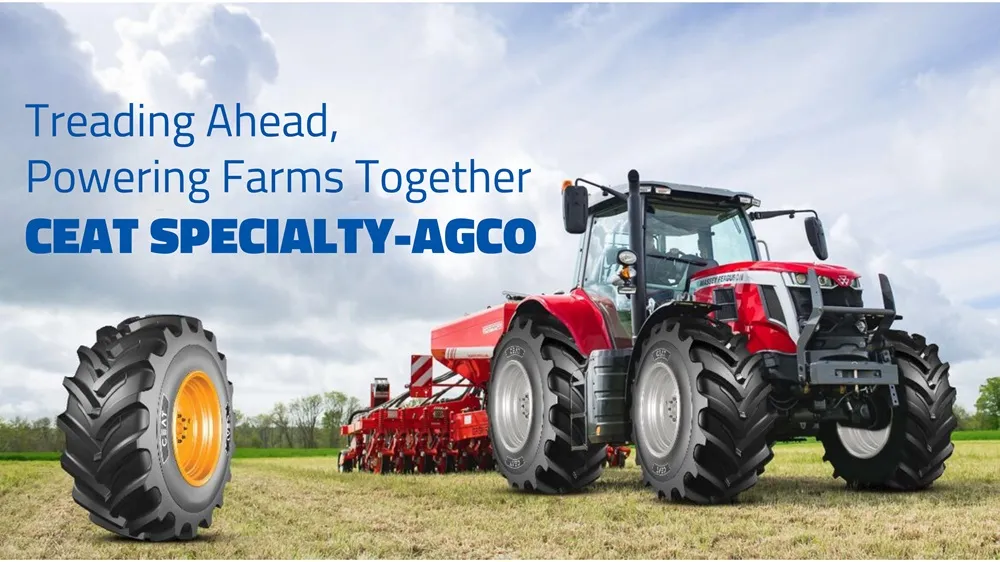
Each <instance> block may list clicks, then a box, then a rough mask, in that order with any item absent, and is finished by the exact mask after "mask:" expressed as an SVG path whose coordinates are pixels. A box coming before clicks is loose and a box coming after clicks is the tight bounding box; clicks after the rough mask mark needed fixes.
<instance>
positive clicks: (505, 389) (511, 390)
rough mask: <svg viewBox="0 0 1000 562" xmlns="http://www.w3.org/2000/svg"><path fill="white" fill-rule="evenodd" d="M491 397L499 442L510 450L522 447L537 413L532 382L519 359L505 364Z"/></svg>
mask: <svg viewBox="0 0 1000 562" xmlns="http://www.w3.org/2000/svg"><path fill="white" fill-rule="evenodd" d="M490 399H491V400H494V404H496V408H495V409H494V421H495V424H496V434H497V437H499V438H500V443H501V444H502V445H503V447H504V448H505V449H507V450H508V451H518V450H520V449H521V447H523V446H524V443H525V442H526V441H527V440H528V432H529V431H530V430H531V421H532V419H533V418H534V416H535V409H534V397H533V396H532V395H531V381H530V380H528V372H527V371H526V370H525V369H524V365H521V363H519V362H517V361H510V362H509V363H507V364H506V365H504V367H503V370H502V371H500V377H499V379H498V380H497V385H496V388H495V389H494V396H491V397H490Z"/></svg>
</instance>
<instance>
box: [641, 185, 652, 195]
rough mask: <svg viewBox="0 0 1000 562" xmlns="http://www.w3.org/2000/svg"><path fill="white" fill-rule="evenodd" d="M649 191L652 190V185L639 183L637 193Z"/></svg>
mask: <svg viewBox="0 0 1000 562" xmlns="http://www.w3.org/2000/svg"><path fill="white" fill-rule="evenodd" d="M651 191H653V187H652V186H649V185H640V186H639V193H649V192H651Z"/></svg>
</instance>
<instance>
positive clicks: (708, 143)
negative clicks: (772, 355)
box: [0, 4, 1000, 416]
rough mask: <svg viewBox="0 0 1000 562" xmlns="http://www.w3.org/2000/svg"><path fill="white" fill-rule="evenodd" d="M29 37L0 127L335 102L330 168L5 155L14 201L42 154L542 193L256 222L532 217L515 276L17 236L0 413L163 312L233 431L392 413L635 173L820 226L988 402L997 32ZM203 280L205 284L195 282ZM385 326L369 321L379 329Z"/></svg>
mask: <svg viewBox="0 0 1000 562" xmlns="http://www.w3.org/2000/svg"><path fill="white" fill-rule="evenodd" d="M26 21H31V22H33V25H34V26H35V28H34V29H36V31H33V32H31V33H28V34H15V35H13V36H7V37H12V40H8V41H7V42H4V43H0V70H2V71H3V72H4V73H5V74H4V75H8V73H9V75H14V76H32V77H33V79H32V80H23V81H18V82H17V83H15V84H14V85H13V86H12V87H9V88H5V89H4V90H3V91H0V102H2V105H0V112H2V113H0V119H2V121H0V122H11V120H14V121H17V120H23V115H21V114H20V113H19V112H18V110H17V108H18V107H20V106H19V105H18V103H19V102H20V100H23V99H26V98H29V99H42V98H44V99H48V100H50V101H51V102H52V103H53V104H59V103H63V104H72V103H76V102H77V101H78V100H79V99H81V98H87V99H90V100H96V101H95V103H100V104H104V105H110V106H114V105H116V104H120V103H125V102H126V101H129V100H132V101H136V100H138V101H143V102H144V103H146V104H147V105H149V106H154V105H155V106H157V107H161V108H164V109H191V108H204V107H207V106H208V104H211V103H212V102H214V101H233V98H238V99H239V101H242V102H243V103H244V104H249V105H252V106H254V107H258V108H268V109H272V110H277V111H285V110H290V109H297V110H302V111H311V110H313V108H314V106H315V105H316V104H317V103H318V102H320V101H326V102H328V103H329V104H330V106H331V108H332V112H333V117H332V118H333V120H334V121H335V122H336V123H337V124H338V127H339V128H340V130H341V134H342V139H343V143H341V142H340V141H338V144H337V145H335V146H332V147H331V146H329V145H323V144H315V145H313V144H309V143H306V144H302V143H294V142H292V143H283V142H273V143H271V142H268V143H262V142H243V141H234V142H228V143H216V142H207V143H202V144H201V145H199V149H198V150H197V151H187V152H176V151H169V150H166V151H165V149H164V148H163V147H161V146H154V145H151V144H142V143H134V144H130V145H129V146H128V147H125V148H124V149H121V150H116V151H115V152H114V153H110V152H108V151H107V150H106V148H104V147H102V146H98V145H96V144H75V145H72V146H64V145H60V144H59V143H48V144H33V145H30V147H26V143H25V142H24V139H23V138H22V136H21V135H20V134H19V133H17V132H16V131H14V130H13V129H6V130H5V129H0V144H2V146H0V173H2V174H3V177H2V178H0V179H2V180H3V181H4V182H5V183H8V184H9V185H15V186H16V185H18V183H19V182H22V181H23V179H22V177H21V176H22V172H21V168H22V167H23V160H24V159H25V158H28V157H30V156H29V154H33V153H34V152H32V151H34V150H44V151H46V153H47V154H49V155H53V156H58V157H59V158H64V159H67V160H69V161H72V160H78V161H81V162H86V161H89V162H108V161H110V160H114V161H116V162H117V161H120V162H148V161H150V160H152V159H153V158H155V157H159V158H163V159H169V160H170V161H171V162H172V163H173V164H177V165H182V164H187V165H199V164H203V163H205V162H213V161H217V160H218V159H219V158H221V157H223V156H224V155H231V154H239V155H240V156H241V157H244V158H246V159H247V160H253V161H255V162H257V163H260V164H262V165H270V166H287V165H292V164H294V165H320V164H330V163H331V162H333V163H336V162H343V161H345V160H349V159H352V158H353V157H356V156H363V155H368V156H370V155H373V154H374V155H377V156H378V157H380V158H382V159H383V160H384V161H387V162H390V161H391V162H393V163H394V164H396V165H397V166H405V165H421V166H428V165H436V164H438V163H445V164H448V163H450V162H454V161H455V160H461V159H467V158H469V157H473V156H474V157H475V158H477V160H482V161H484V162H487V161H488V162H493V163H498V164H503V165H505V166H508V167H531V168H532V169H533V172H532V176H533V177H532V183H531V184H530V186H529V190H528V192H527V193H525V194H524V196H523V197H521V198H519V199H509V200H504V201H497V200H495V199H489V198H483V197H471V198H465V199H460V200H459V199H456V198H440V199H437V200H434V201H431V202H428V203H427V204H425V205H422V206H420V207H419V208H415V207H413V206H408V205H406V204H400V203H399V201H398V200H393V199H391V198H390V199H383V200H377V199H372V198H367V199H366V198H358V199H356V200H354V201H353V203H351V205H353V206H350V207H347V204H346V203H345V202H344V200H337V201H334V200H331V201H326V200H314V199H303V198H299V199H294V198H275V199H272V200H269V201H268V202H267V204H266V205H267V209H268V212H270V213H274V214H276V215H277V216H292V215H305V216H312V215H316V214H332V213H338V212H341V211H342V209H344V208H350V209H351V210H352V212H357V213H362V212H376V211H377V212H379V213H398V215H399V216H400V217H401V220H402V221H404V222H405V221H406V220H413V219H415V217H416V216H417V215H421V216H439V217H450V216H457V215H465V216H486V215H494V214H495V215H499V216H505V217H510V216H519V215H527V216H529V217H530V218H532V219H533V220H535V221H536V223H537V224H538V226H539V246H538V248H537V250H536V251H535V252H534V253H532V254H531V255H529V256H520V257H519V256H504V257H503V258H500V259H491V258H483V257H482V256H471V257H462V256H438V257H434V258H426V259H424V258H421V259H409V258H407V257H401V258H400V259H397V260H393V261H392V262H391V263H388V262H386V261H385V260H383V261H371V260H364V259H359V260H356V261H352V263H351V267H349V268H345V267H343V263H342V262H337V261H330V260H320V259H311V258H301V259H294V260H286V259H284V258H282V257H277V256H276V257H274V258H273V259H272V258H259V257H251V258H247V257H246V256H242V257H234V258H232V259H228V258H226V259H211V261H210V262H209V261H208V260H209V259H208V258H201V257H198V256H194V257H189V258H186V259H185V258H176V259H174V258H163V259H153V258H150V257H149V256H142V255H135V256H132V257H131V258H129V259H125V260H122V259H117V258H109V259H106V260H96V259H95V260H89V261H87V262H81V261H72V260H67V261H65V262H56V261H45V262H44V263H43V262H39V261H26V260H28V259H29V258H27V257H26V256H25V255H24V251H23V244H22V243H21V241H20V240H19V239H16V238H14V237H11V236H9V237H7V238H4V239H0V259H2V260H4V261H3V263H7V264H11V265H12V266H11V267H7V268H5V269H4V270H3V271H2V272H0V315H3V316H4V317H5V318H8V319H10V322H9V323H8V327H6V328H0V416H11V415H40V414H42V413H47V414H49V415H51V414H53V413H57V412H58V411H59V410H60V408H61V404H60V402H61V401H62V400H63V399H64V397H63V395H62V389H61V388H60V387H59V385H58V381H59V380H61V377H62V376H64V375H65V374H66V373H67V372H69V371H71V370H72V369H73V368H74V366H75V356H74V350H75V347H76V345H78V343H77V342H79V343H85V342H89V341H90V340H92V338H93V331H94V329H96V328H97V327H100V326H101V325H103V324H104V323H108V322H114V321H116V320H117V319H118V318H124V317H126V316H131V315H133V314H141V313H145V312H147V311H148V310H149V309H150V308H154V309H156V310H164V309H170V310H177V309H178V308H180V309H181V310H180V311H183V312H189V313H192V314H196V315H198V316H201V317H203V318H204V319H205V321H206V323H207V324H208V325H209V326H210V329H213V330H215V331H216V332H217V333H219V334H220V337H222V342H223V346H224V347H225V346H226V345H227V344H226V342H227V341H228V342H229V343H228V345H229V346H230V348H231V349H230V353H229V355H230V359H231V363H230V368H231V369H233V372H234V373H237V374H238V376H237V378H234V381H236V384H237V387H238V388H239V390H238V392H239V396H240V404H241V408H243V409H245V410H247V411H249V412H251V413H256V412H259V411H262V410H263V409H265V408H267V407H269V406H270V404H271V403H272V402H273V401H274V400H286V399H289V398H294V397H296V396H299V395H301V394H305V393H307V392H315V391H317V390H320V389H332V388H341V389H344V390H347V391H349V392H353V393H355V394H358V395H364V393H365V392H366V388H367V385H368V383H369V380H370V378H371V377H373V376H388V377H390V378H391V379H392V380H393V383H394V384H396V385H397V386H398V385H399V384H402V383H403V382H404V380H405V378H406V365H407V364H408V363H407V360H408V355H409V354H410V353H418V352H422V351H425V350H426V346H427V339H428V333H429V331H430V329H431V328H433V327H434V326H436V325H438V324H440V323H442V322H446V321H448V320H449V319H451V318H454V317H456V316H460V315H461V314H463V313H465V312H471V311H473V310H475V309H477V308H481V307H484V306H486V305H489V304H494V303H495V302H496V301H497V299H498V298H499V295H500V291H501V290H512V291H519V292H539V291H553V290H559V289H565V288H566V285H567V283H569V278H570V274H571V271H572V262H573V255H574V253H575V243H576V241H575V239H574V238H573V237H571V236H568V235H566V234H565V233H563V232H562V231H561V228H560V224H559V220H560V219H559V212H560V211H559V209H560V207H559V199H558V188H557V186H558V185H559V184H560V182H561V181H562V180H563V179H564V178H566V177H579V176H586V177H591V178H593V179H595V180H598V181H616V182H617V181H621V179H622V178H623V176H624V173H625V172H626V171H627V170H628V169H629V168H633V167H634V168H638V169H639V170H640V171H641V172H642V173H643V175H644V177H657V178H659V179H666V180H672V181H678V182H683V183H693V184H699V185H717V186H719V187H726V188H730V189H737V190H745V191H750V192H753V193H755V194H756V195H757V196H758V197H760V198H761V199H763V200H764V206H765V207H770V208H776V207H786V206H796V207H799V206H804V207H811V208H816V209H818V210H819V211H820V213H821V215H822V216H823V219H824V222H825V224H826V225H827V228H828V230H829V236H830V242H831V260H830V261H832V262H835V263H841V264H844V265H848V266H851V267H854V268H856V269H858V270H859V271H861V272H862V274H863V275H864V276H865V279H866V280H867V281H868V282H871V281H873V280H874V279H876V274H877V273H879V272H886V273H888V274H889V275H890V277H891V278H892V279H893V281H894V285H895V286H896V287H897V295H898V300H899V302H900V304H901V306H902V307H903V314H904V317H905V318H906V326H905V327H906V328H907V329H911V330H914V331H919V332H923V333H926V334H927V335H928V336H929V337H930V338H931V339H932V340H934V341H938V342H939V344H940V345H941V349H942V353H943V355H944V356H945V359H947V360H949V361H951V363H952V365H953V368H952V372H953V377H954V380H955V381H956V382H957V384H958V385H959V401H960V402H961V403H963V404H966V405H971V404H972V403H973V402H974V401H975V395H976V389H977V388H978V385H979V384H981V382H982V381H983V380H984V379H985V378H986V377H987V376H995V375H996V372H995V368H994V365H995V364H996V361H997V359H998V357H997V355H998V350H997V349H996V346H995V343H994V342H996V341H998V340H1000V325H998V317H1000V313H998V310H1000V297H998V293H997V289H996V287H995V284H994V283H992V282H990V281H985V282H984V281H983V280H992V279H996V278H998V276H1000V261H997V260H995V259H994V256H996V255H997V254H998V251H1000V236H997V235H996V234H995V233H996V232H997V230H996V229H997V222H998V220H1000V219H998V217H1000V214H998V212H997V209H998V208H1000V191H998V190H997V188H996V185H995V184H996V181H997V180H996V179H997V178H998V177H1000V161H998V160H997V159H996V156H995V155H996V154H997V153H998V151H1000V135H997V131H998V130H1000V44H998V43H997V42H996V37H997V36H998V31H1000V23H998V22H1000V6H996V5H984V4H975V5H971V4H970V5H945V4H922V5H916V4H909V5H908V4H894V5H877V4H848V5H833V4H810V5H793V4H771V5H749V4H744V5H676V4H674V5H649V4H642V5H606V4H604V5H600V4H596V5H567V4H558V5H538V4H534V5H516V4H515V5H499V4H482V5H452V6H448V5H444V6H442V5H385V4H376V5H359V4H349V5H317V4H297V5H295V4H281V5H277V4H249V5H245V6H242V7H228V8H222V7H215V8H212V7H210V6H204V5H200V6H180V5H174V6H169V7H164V6H154V5H147V4H143V5H127V4H99V5H79V4H58V5H52V6H50V7H48V8H40V7H38V6H30V5H21V6H12V5H3V6H0V29H4V28H6V27H9V26H15V27H16V28H18V29H27V28H26V27H24V26H25V25H26V24H25V22H26ZM66 33H69V34H71V35H66ZM5 65H6V66H5ZM57 77H58V78H57ZM47 84H48V85H47ZM54 84H58V85H54ZM110 109H113V108H110ZM29 148H30V150H29ZM0 197H2V198H3V203H4V206H3V207H2V208H4V209H6V211H5V212H6V213H7V214H5V215H3V216H0V219H2V220H3V221H4V223H5V224H22V223H23V221H24V219H25V218H26V217H29V216H32V215H34V214H38V213H39V212H46V213H56V212H63V213H72V214H80V213H82V212H93V213H100V214H102V215H107V214H114V215H124V214H134V215H138V216H140V217H153V216H159V215H161V214H178V215H192V214H194V215H197V214H198V213H215V214H226V215H237V216H249V215H251V214H254V213H259V212H260V208H261V203H260V202H259V201H258V200H256V199H253V198H240V197H237V196H232V197H227V198H225V199H222V198H220V199H219V201H217V202H215V203H212V204H210V205H208V206H206V207H205V208H204V209H193V208H192V207H191V206H190V205H187V204H185V203H184V202H183V201H180V200H170V199H159V200H155V201H154V200H135V199H128V200H126V199H125V198H118V199H114V200H110V199H109V200H108V201H103V202H102V201H95V200H88V199H71V198H70V199H66V198H64V199H62V200H59V201H55V200H47V199H44V198H42V197H37V198H31V199H29V198H26V197H25V196H24V195H23V193H21V192H18V191H16V190H14V191H8V192H0ZM758 230H759V233H760V234H761V235H762V236H764V237H765V238H766V239H767V241H768V243H769V245H770V248H771V253H772V255H773V256H774V257H775V258H780V259H790V260H794V259H804V260H809V259H811V254H810V252H809V249H808V245H807V244H806V241H805V237H804V236H803V232H802V227H801V224H800V223H799V222H792V221H783V220H782V221H768V222H767V223H762V224H761V226H760V227H759V228H758ZM70 268H72V269H70ZM206 268H208V269H212V270H213V271H215V272H216V274H215V275H210V276H207V277H206V276H201V277H200V279H201V281H199V283H184V282H183V281H184V280H186V279H189V278H190V276H194V275H197V274H198V272H200V271H204V270H206ZM213 268H214V269H213ZM223 270H224V271H225V275H222V274H220V273H218V272H220V271H223ZM66 271H73V272H74V273H73V275H66V274H65V272H66ZM109 271H114V272H116V274H115V275H114V276H113V278H112V277H109V274H108V272H109ZM401 279H405V280H406V284H405V287H401V286H400V280H401ZM175 280H179V281H180V282H175ZM95 287H100V288H99V289H95ZM234 287H237V288H238V289H234ZM869 294H872V291H869ZM875 294H877V293H875ZM373 302H374V303H376V304H377V305H378V310H377V311H374V312H372V311H369V312H367V313H366V312H365V308H364V307H365V305H367V304H368V303H373ZM247 303H254V304H253V306H248V305H247ZM25 325H27V326H31V329H30V330H28V331H25V330H22V329H20V328H14V327H13V326H25ZM344 325H349V326H351V327H352V330H350V331H349V333H345V332H344V330H342V328H341V327H342V326H344ZM386 340H388V341H391V342H393V345H391V346H386V345H382V344H381V343H380V342H383V341H386ZM66 342H74V343H72V344H71V345H67V344H66ZM39 357H44V358H45V359H44V360H40V359H38V358H39Z"/></svg>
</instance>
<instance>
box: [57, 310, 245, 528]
mask: <svg viewBox="0 0 1000 562" xmlns="http://www.w3.org/2000/svg"><path fill="white" fill-rule="evenodd" d="M77 355H78V356H79V359H80V364H79V367H78V368H77V371H76V374H74V375H73V376H72V377H67V378H66V379H64V381H63V386H64V387H65V388H66V389H67V391H68V392H69V398H68V400H67V404H66V411H65V412H64V413H63V414H61V415H60V416H59V418H58V420H57V426H58V427H59V429H60V430H62V432H63V433H64V434H65V436H66V447H65V450H64V451H63V454H62V467H63V469H64V470H65V471H66V472H68V473H69V474H70V476H72V477H73V482H74V484H73V499H74V500H75V501H76V502H77V503H78V504H79V505H81V506H82V507H84V508H85V509H86V510H87V511H88V512H89V513H90V520H91V521H93V522H94V523H96V524H97V525H99V526H101V527H103V528H104V529H107V530H109V531H112V532H114V533H117V534H119V535H122V536H125V537H130V538H135V539H141V540H149V541H164V540H173V539H192V538H194V537H195V536H196V535H197V534H198V529H199V528H208V527H209V526H211V524H212V513H213V511H214V510H215V508H217V507H222V496H223V489H224V488H225V485H226V483H227V482H229V481H230V479H231V472H230V460H231V459H232V454H233V449H234V444H233V442H232V393H233V390H232V384H231V383H230V382H229V379H228V378H227V376H226V359H225V356H224V355H223V354H221V353H219V351H218V347H217V345H216V340H215V336H214V335H213V334H212V332H209V331H207V330H205V329H203V327H202V325H201V322H200V321H199V320H197V319H195V318H189V317H183V316H166V315H164V316H148V317H144V318H130V319H128V320H126V321H124V322H122V323H121V324H120V325H118V327H117V328H110V327H105V328H102V329H101V330H99V331H98V333H97V342H96V343H95V344H94V345H93V346H91V347H85V346H81V347H80V348H79V349H78V350H77ZM197 371H200V372H201V373H202V374H203V375H204V376H205V380H207V381H210V383H211V385H213V387H214V388H215V389H216V391H217V392H216V396H217V397H218V400H219V404H218V406H219V418H217V422H218V425H217V426H216V429H219V430H220V431H222V432H223V433H222V437H221V439H220V440H219V447H220V450H219V458H218V462H217V463H216V464H215V465H214V466H208V469H209V471H208V472H207V476H206V477H205V478H204V480H205V481H204V483H201V485H199V486H194V485H191V484H189V483H188V481H187V480H185V476H184V475H183V474H182V472H181V469H180V468H179V467H178V464H177V462H176V461H175V458H174V455H175V452H174V446H173V438H174V435H173V434H172V433H168V432H171V431H172V429H171V428H173V427H174V424H173V421H174V420H173V417H174V413H175V412H174V411H173V409H172V405H173V404H174V402H175V398H176V395H177V392H178V389H179V387H180V385H181V382H182V381H183V380H184V379H185V378H186V377H187V375H188V374H190V373H194V372H197ZM210 418H211V416H210ZM186 437H187V436H186V435H182V438H186Z"/></svg>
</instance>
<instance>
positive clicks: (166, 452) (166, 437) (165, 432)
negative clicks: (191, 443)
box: [156, 395, 170, 464]
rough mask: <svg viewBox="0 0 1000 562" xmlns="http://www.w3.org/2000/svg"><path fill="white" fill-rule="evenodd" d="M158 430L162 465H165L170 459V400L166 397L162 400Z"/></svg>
mask: <svg viewBox="0 0 1000 562" xmlns="http://www.w3.org/2000/svg"><path fill="white" fill-rule="evenodd" d="M156 428H157V429H156V432H157V437H158V438H157V443H158V445H159V449H160V464H163V463H165V462H167V459H168V458H169V457H170V400H167V397H166V395H164V396H162V397H161V398H160V420H159V422H158V423H157V424H156Z"/></svg>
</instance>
